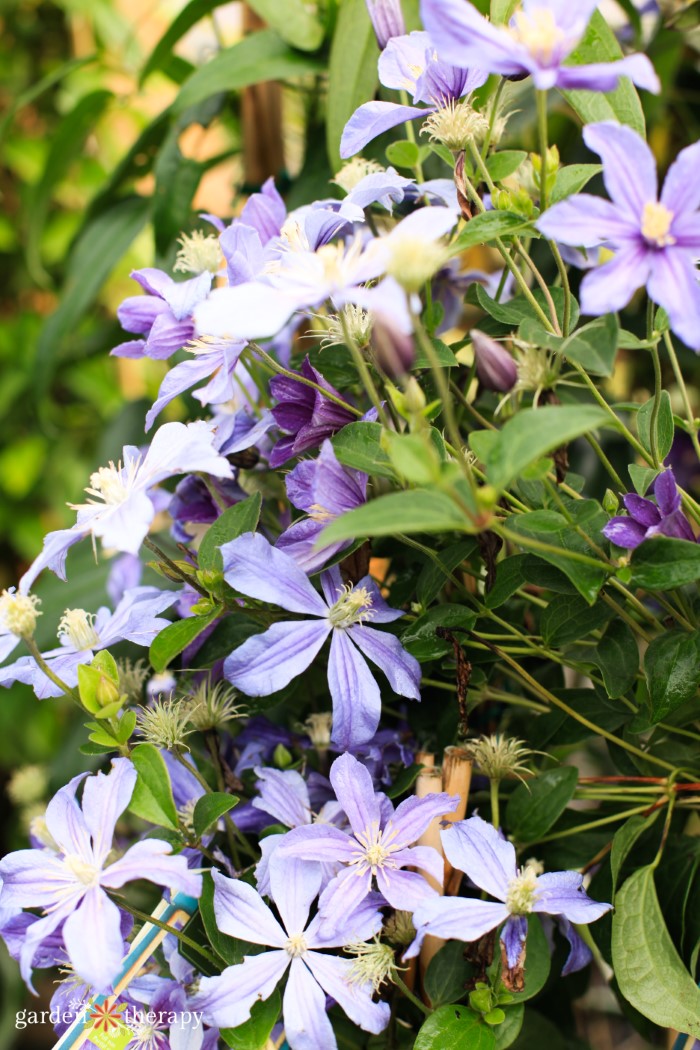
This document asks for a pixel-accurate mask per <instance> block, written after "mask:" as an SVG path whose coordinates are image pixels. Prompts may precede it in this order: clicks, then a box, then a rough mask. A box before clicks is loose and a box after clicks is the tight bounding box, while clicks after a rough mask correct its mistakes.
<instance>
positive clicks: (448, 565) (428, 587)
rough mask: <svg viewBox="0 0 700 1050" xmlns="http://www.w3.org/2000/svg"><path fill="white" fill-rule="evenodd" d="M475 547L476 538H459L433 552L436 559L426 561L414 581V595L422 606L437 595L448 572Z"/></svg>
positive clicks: (459, 563)
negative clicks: (442, 548) (455, 541)
mask: <svg viewBox="0 0 700 1050" xmlns="http://www.w3.org/2000/svg"><path fill="white" fill-rule="evenodd" d="M476 547H477V544H476V540H460V542H459V543H453V544H451V545H450V546H449V547H446V548H445V549H444V550H441V551H435V552H434V553H435V559H436V560H435V561H430V562H428V564H427V565H426V566H425V567H424V568H423V569H422V570H421V573H420V576H419V577H418V580H417V581H416V597H417V598H418V601H419V602H420V603H421V605H422V606H423V607H424V608H425V607H426V606H428V605H430V603H431V602H432V601H433V599H434V598H436V597H437V595H438V593H439V592H440V590H441V588H442V587H444V585H445V582H446V580H447V578H448V575H449V573H451V572H453V571H454V570H455V569H456V568H457V566H459V565H461V564H462V562H463V561H465V560H466V559H467V558H468V557H469V556H470V555H471V554H473V553H474V551H475V550H476ZM438 561H439V563H440V564H439V565H438V564H437V562H438Z"/></svg>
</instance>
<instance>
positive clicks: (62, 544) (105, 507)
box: [20, 421, 233, 594]
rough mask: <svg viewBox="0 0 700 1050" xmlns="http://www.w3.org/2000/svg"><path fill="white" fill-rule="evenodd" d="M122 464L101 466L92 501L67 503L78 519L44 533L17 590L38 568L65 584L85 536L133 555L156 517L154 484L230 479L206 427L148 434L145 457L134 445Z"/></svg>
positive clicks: (169, 427)
mask: <svg viewBox="0 0 700 1050" xmlns="http://www.w3.org/2000/svg"><path fill="white" fill-rule="evenodd" d="M123 455H124V460H123V462H124V465H123V466H122V463H121V461H120V462H119V463H118V464H117V465H116V466H115V465H114V463H110V465H109V466H108V467H100V469H99V470H97V471H95V473H94V474H91V475H90V488H88V489H86V490H85V491H86V492H87V494H88V495H89V496H90V497H91V498H90V499H89V500H88V502H87V503H82V504H72V506H73V509H74V510H77V512H78V517H77V521H76V523H75V525H73V526H72V528H70V529H60V530H59V531H57V532H49V533H48V535H47V536H46V537H45V539H44V549H43V550H42V552H41V554H40V555H39V557H38V558H36V559H35V561H34V562H33V563H32V565H31V566H30V567H29V569H28V570H27V572H26V573H25V574H24V576H23V577H22V579H21V580H20V591H21V592H22V593H25V594H26V592H27V591H28V590H29V588H30V587H31V585H32V583H33V582H34V580H35V579H36V578H37V576H38V575H39V573H40V572H41V571H42V569H51V570H52V572H55V573H56V575H57V576H59V577H60V579H62V580H65V578H66V575H65V564H66V555H67V553H68V551H69V549H70V548H71V547H72V546H73V545H74V544H75V543H78V542H79V541H80V540H82V539H84V538H85V537H86V536H88V535H92V536H93V538H95V537H99V538H100V539H101V540H102V543H103V545H104V546H105V547H113V548H114V549H115V550H118V551H125V552H126V553H128V554H137V553H138V551H139V548H140V546H141V544H142V542H143V540H144V539H145V537H146V535H147V533H148V528H149V525H150V524H151V522H152V521H153V518H154V517H155V514H156V506H155V496H154V494H152V493H151V492H150V490H151V488H152V487H153V486H154V485H158V484H159V482H161V481H165V479H166V478H171V477H173V476H174V475H176V474H187V473H189V472H190V471H198V472H201V473H203V474H212V475H213V476H214V477H217V478H231V477H232V476H233V471H232V469H231V464H230V463H229V462H228V460H227V459H225V458H224V456H221V455H220V454H219V453H218V452H217V451H216V449H215V447H214V428H213V427H212V426H211V424H209V423H204V422H202V421H198V422H196V423H187V424H185V423H166V424H165V425H164V426H162V427H159V429H158V430H157V431H156V432H155V434H154V435H153V440H152V441H151V444H150V447H149V448H148V450H147V452H146V453H145V455H144V454H142V453H141V451H140V450H139V449H138V448H136V447H135V446H134V445H126V446H125V447H124V452H123Z"/></svg>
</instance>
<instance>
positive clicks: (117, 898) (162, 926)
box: [108, 891, 221, 969]
mask: <svg viewBox="0 0 700 1050" xmlns="http://www.w3.org/2000/svg"><path fill="white" fill-rule="evenodd" d="M108 896H109V898H110V899H111V900H113V901H114V903H115V904H118V905H119V907H120V908H123V909H124V911H128V912H129V914H130V915H133V916H134V918H135V919H140V921H141V922H147V923H150V924H151V926H157V927H158V929H159V930H165V932H166V933H172V934H173V936H175V937H177V939H178V940H179V941H182V943H183V944H186V945H187V947H188V948H191V949H192V950H193V951H195V952H197V954H198V955H201V956H202V958H204V959H206V960H207V961H208V962H210V963H212V964H213V965H214V966H216V967H217V969H218V967H219V966H220V965H221V960H220V959H218V958H217V957H216V956H215V955H212V953H211V952H208V951H207V950H206V948H203V947H202V945H201V944H197V942H196V941H193V940H192V939H191V938H190V937H188V936H187V935H186V934H184V933H183V932H182V930H178V928H177V927H176V926H168V924H167V922H161V921H160V919H156V918H154V916H153V915H149V914H148V913H147V912H145V911H141V910H140V909H139V908H134V907H133V906H132V905H131V904H128V903H127V901H126V900H125V899H124V898H123V897H122V896H121V895H120V894H118V893H113V892H112V891H108Z"/></svg>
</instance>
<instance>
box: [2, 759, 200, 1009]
mask: <svg viewBox="0 0 700 1050" xmlns="http://www.w3.org/2000/svg"><path fill="white" fill-rule="evenodd" d="M84 776H85V774H82V775H81V776H78V777H74V778H73V780H71V781H70V783H69V784H67V785H66V787H64V788H61V790H60V791H59V792H57V794H56V795H54V797H53V799H52V800H51V802H49V805H48V807H47V810H46V828H47V831H48V832H49V834H50V835H51V836H52V838H53V840H54V842H55V844H56V851H55V853H54V852H51V851H49V850H40V849H25V850H18V851H17V852H15V853H9V854H8V855H7V856H6V857H5V858H4V859H3V860H2V861H0V878H2V881H3V886H2V890H1V891H0V899H1V900H2V904H3V905H4V906H10V907H15V906H16V907H21V908H41V909H42V911H43V917H42V918H41V919H40V920H39V921H38V922H35V923H33V924H32V926H30V927H29V929H28V930H27V937H26V939H25V942H24V945H23V948H22V955H21V959H20V963H21V969H22V976H23V977H24V979H25V980H27V981H28V980H29V979H30V976H31V969H32V964H33V962H34V958H35V955H36V953H37V950H38V949H39V946H40V945H41V943H42V942H43V941H44V940H45V939H46V938H47V937H49V936H50V935H51V934H52V933H53V931H54V930H55V929H56V928H57V926H58V925H59V923H61V922H63V923H64V925H63V940H64V942H65V946H66V951H67V952H68V956H69V958H70V961H71V963H72V965H73V968H74V969H75V971H76V973H77V974H78V976H80V977H82V978H83V979H84V980H85V981H87V982H88V984H90V985H92V986H93V987H94V988H95V989H96V990H97V991H98V992H99V991H102V990H104V989H107V988H109V987H110V983H111V981H112V979H113V977H114V976H115V974H116V973H117V971H118V969H119V966H120V964H121V961H122V954H123V940H122V933H121V917H120V912H119V908H118V907H117V905H116V904H114V902H113V901H111V900H110V899H109V897H108V896H107V893H106V892H105V890H118V889H121V887H122V886H124V885H125V883H127V882H132V881H134V880H136V879H144V878H145V879H148V880H149V881H150V882H155V883H156V885H159V886H167V887H169V888H171V889H175V890H179V891H181V892H183V893H187V894H190V895H191V896H193V897H199V895H200V893H201V887H202V879H201V876H200V875H195V874H194V873H193V872H191V871H188V870H187V862H186V860H185V858H184V857H179V856H175V857H173V856H168V854H169V853H170V852H171V846H170V843H168V842H163V841H161V840H160V839H150V838H149V839H145V840H144V841H143V842H137V843H136V845H134V846H132V847H131V848H130V849H128V850H127V851H126V853H125V854H124V856H123V857H120V858H119V859H118V860H116V861H114V862H113V863H111V864H107V863H106V862H107V858H108V855H109V854H110V853H111V851H112V837H113V835H114V828H115V825H116V823H117V820H118V818H119V816H120V815H121V813H122V812H123V811H124V809H126V807H127V806H128V804H129V800H130V799H131V796H132V793H133V790H134V785H135V784H136V770H135V769H134V767H133V765H132V764H131V762H130V761H129V760H128V759H127V758H116V759H114V760H113V761H112V769H111V771H110V773H109V774H108V775H105V774H104V773H98V774H96V775H95V776H92V777H88V779H87V780H86V781H85V787H84V790H83V800H82V807H81V806H79V805H78V803H77V801H76V798H75V794H76V791H77V789H78V784H79V783H80V781H81V780H83V779H84ZM86 931H88V932H89V935H88V936H86Z"/></svg>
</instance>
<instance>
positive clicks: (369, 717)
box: [328, 628, 382, 750]
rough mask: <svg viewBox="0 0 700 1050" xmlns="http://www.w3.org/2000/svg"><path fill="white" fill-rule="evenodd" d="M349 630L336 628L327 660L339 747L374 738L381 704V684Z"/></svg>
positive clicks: (343, 747)
mask: <svg viewBox="0 0 700 1050" xmlns="http://www.w3.org/2000/svg"><path fill="white" fill-rule="evenodd" d="M353 629H354V628H351V629H350V630H353ZM349 633H350V632H349V631H348V632H346V631H344V630H342V629H336V630H333V634H332V638H331V653H330V658H329V660H328V687H329V689H330V694H331V697H332V698H333V730H332V736H331V739H332V741H333V744H334V745H335V746H336V747H337V748H338V749H339V750H340V749H343V750H344V749H346V748H349V747H354V746H356V745H357V744H365V743H366V742H367V741H368V740H371V739H372V737H373V736H374V734H375V733H376V731H377V726H378V725H379V716H380V714H381V707H382V703H381V696H380V693H379V686H378V685H377V683H376V682H375V680H374V676H373V675H372V672H371V671H370V669H369V667H368V666H367V661H366V660H365V659H364V658H363V657H362V656H361V655H360V653H359V652H358V651H357V649H356V648H355V646H354V645H353V644H352V643H351V642H350V640H349V638H348V634H349Z"/></svg>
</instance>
